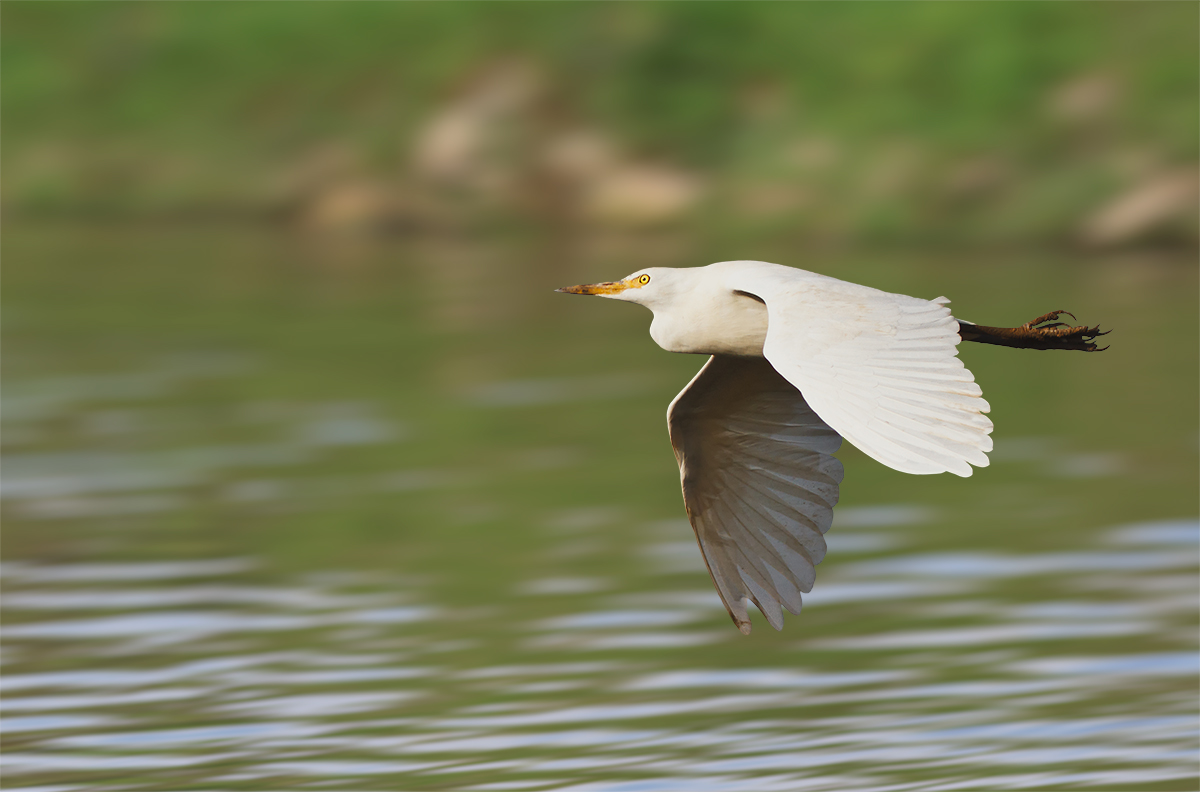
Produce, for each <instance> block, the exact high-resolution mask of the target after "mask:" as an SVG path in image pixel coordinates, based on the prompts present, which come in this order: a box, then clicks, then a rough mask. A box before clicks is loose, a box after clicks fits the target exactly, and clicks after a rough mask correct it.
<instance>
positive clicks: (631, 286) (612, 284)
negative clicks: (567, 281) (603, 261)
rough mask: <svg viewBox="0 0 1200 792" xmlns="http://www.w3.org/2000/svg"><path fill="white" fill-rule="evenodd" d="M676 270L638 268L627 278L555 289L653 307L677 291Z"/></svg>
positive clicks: (567, 292) (566, 292)
mask: <svg viewBox="0 0 1200 792" xmlns="http://www.w3.org/2000/svg"><path fill="white" fill-rule="evenodd" d="M675 273H676V271H675V270H673V269H670V268H668V267H650V268H648V269H642V270H638V271H637V272H635V273H633V274H632V275H630V276H629V277H627V278H622V279H621V280H618V281H607V282H605V283H585V284H583V285H582V286H564V287H563V288H561V289H555V291H559V292H563V293H565V294H594V295H596V296H598V297H608V298H611V299H613V300H625V301H626V302H635V303H638V304H639V305H645V306H647V307H649V308H653V307H654V306H655V305H656V304H659V303H661V302H662V301H663V300H666V299H669V298H670V296H671V295H672V294H673V293H674V291H675V288H674V287H675V286H677V285H678V284H676V282H675V281H676V280H677V278H676V277H675Z"/></svg>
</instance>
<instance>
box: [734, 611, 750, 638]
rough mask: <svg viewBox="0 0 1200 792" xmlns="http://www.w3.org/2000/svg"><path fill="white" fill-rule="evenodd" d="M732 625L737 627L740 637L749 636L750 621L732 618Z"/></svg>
mask: <svg viewBox="0 0 1200 792" xmlns="http://www.w3.org/2000/svg"><path fill="white" fill-rule="evenodd" d="M731 615H732V614H731ZM733 623H734V624H735V625H737V628H738V632H740V633H741V634H742V635H749V634H750V620H749V619H739V618H738V617H736V616H734V617H733Z"/></svg>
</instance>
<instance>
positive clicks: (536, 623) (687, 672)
mask: <svg viewBox="0 0 1200 792" xmlns="http://www.w3.org/2000/svg"><path fill="white" fill-rule="evenodd" d="M4 246H5V251H4V252H5V262H6V274H5V278H6V289H5V301H6V305H5V311H4V319H5V323H6V324H5V351H6V353H7V354H6V356H5V357H6V360H5V372H4V374H5V376H4V389H5V393H4V414H3V417H4V435H3V439H4V452H5V457H4V481H3V492H2V493H0V494H2V495H3V509H4V521H5V533H4V565H3V570H2V571H3V585H4V599H3V610H4V645H3V655H2V657H3V662H4V667H3V670H4V674H3V679H2V685H3V697H4V698H3V701H4V716H5V717H4V720H3V740H4V751H3V756H2V762H3V765H2V767H3V770H4V773H5V778H6V781H5V783H6V788H9V789H14V790H16V789H41V790H50V789H54V790H76V789H78V790H83V789H89V790H92V789H113V790H117V789H131V790H135V789H140V790H150V789H155V790H158V789H229V790H264V789H284V788H286V789H295V788H318V789H319V788H337V789H361V790H378V789H406V790H407V789H412V790H425V789H427V790H437V789H480V790H483V789H494V790H498V789H519V790H525V789H529V790H542V789H547V790H549V789H555V790H559V789H562V790H629V791H630V792H632V791H634V790H639V791H640V790H701V791H703V790H801V789H802V790H810V789H811V790H909V789H912V790H917V789H919V790H941V789H946V790H950V789H953V790H960V789H981V790H994V789H1145V790H1156V789H1164V790H1165V789H1179V790H1185V789H1194V788H1195V787H1196V786H1197V784H1198V783H1200V779H1198V778H1197V773H1196V767H1197V759H1198V758H1200V734H1198V732H1200V730H1198V727H1197V720H1196V709H1197V703H1198V697H1197V692H1198V691H1197V679H1198V673H1200V660H1198V655H1197V606H1196V601H1197V600H1196V595H1197V567H1198V554H1200V524H1198V522H1197V517H1196V485H1195V482H1196V479H1197V466H1196V451H1197V438H1198V436H1197V428H1196V418H1195V409H1194V407H1195V403H1196V365H1195V361H1196V359H1197V355H1196V349H1195V347H1196V340H1195V339H1196V333H1195V329H1196V328H1195V326H1194V325H1195V305H1194V294H1195V286H1196V283H1195V280H1196V276H1195V271H1194V266H1192V263H1191V262H1188V261H1175V260H1173V259H1171V258H1170V257H1164V256H1157V257H1154V258H1147V259H1139V258H1136V257H1124V258H1121V259H1113V260H1101V261H1095V260H1082V259H1080V260H1076V259H1073V258H1068V257H1063V256H1061V255H1057V254H1051V253H1044V254H1040V255H1036V256H1022V257H1015V256H1014V257H1013V258H1015V259H1020V260H1017V261H1009V260H1007V259H1006V260H1004V261H1003V262H1002V263H1003V265H1004V266H1003V268H1001V267H999V266H995V265H996V264H997V262H991V264H993V266H985V264H987V263H988V262H983V263H980V264H979V265H978V266H971V265H964V263H963V261H962V259H961V258H959V257H945V256H943V257H938V256H928V255H921V256H917V255H911V256H909V255H892V256H866V255H863V256H844V255H843V256H839V257H830V258H827V259H824V260H821V261H807V262H801V261H798V260H788V259H786V258H785V257H786V251H774V255H771V252H770V251H768V252H763V253H761V254H760V255H762V256H763V257H771V258H775V259H777V260H787V261H788V263H793V264H803V265H807V266H810V267H812V268H814V269H821V270H822V271H825V272H827V273H828V274H831V275H836V276H839V277H844V278H847V279H852V280H858V281H861V282H866V283H870V284H871V285H875V286H879V287H882V288H888V289H893V290H902V291H908V292H910V293H913V294H918V295H922V296H929V297H933V296H937V295H938V294H942V293H946V294H949V295H950V296H951V297H953V298H954V299H955V308H956V310H958V311H959V312H960V313H961V315H963V316H964V317H967V318H972V319H977V320H978V321H981V322H990V323H992V324H1003V323H1011V322H1020V321H1023V320H1025V319H1028V318H1032V317H1033V316H1034V315H1036V314H1038V313H1042V312H1044V311H1045V310H1049V309H1051V308H1058V307H1068V308H1072V309H1075V310H1079V311H1084V310H1085V311H1086V312H1087V313H1086V317H1081V318H1086V319H1087V320H1089V321H1092V320H1102V321H1104V322H1106V323H1108V324H1112V325H1113V326H1116V327H1117V328H1118V329H1119V332H1118V333H1115V334H1114V335H1113V336H1112V338H1113V343H1114V346H1113V349H1112V350H1110V351H1109V352H1107V353H1105V354H1104V355H1103V356H1094V355H1093V356H1086V355H1075V356H1066V355H1053V354H1049V353H1046V354H1036V353H1024V354H1023V353H1020V352H1017V351H1013V350H1004V349H992V348H983V347H980V348H973V349H968V350H964V357H965V358H966V359H967V361H968V365H970V366H971V368H972V369H973V370H974V371H975V373H976V376H977V378H978V379H979V380H980V382H981V383H982V385H983V387H984V390H985V393H986V394H987V396H988V398H989V400H990V401H991V403H992V405H993V410H994V412H993V418H994V419H995V421H996V424H997V430H996V434H995V437H996V453H995V454H994V455H993V460H994V464H993V465H992V466H991V467H990V468H988V469H986V470H981V471H979V472H978V473H977V474H976V475H975V476H974V477H972V478H971V479H965V480H964V479H959V478H956V477H951V476H939V477H910V476H904V475H902V474H898V473H894V472H892V471H889V470H886V469H884V468H882V467H881V466H879V465H877V464H876V463H874V462H872V461H870V460H868V459H866V458H865V457H863V456H862V455H861V454H859V453H857V452H856V451H854V450H853V449H850V448H847V449H846V450H844V451H843V452H842V453H841V455H840V456H841V457H842V459H843V460H844V462H845V464H846V468H847V476H846V485H845V487H844V490H843V501H842V505H841V506H839V508H838V512H837V518H836V520H835V522H834V528H833V529H832V531H831V532H830V534H829V537H828V538H829V544H830V552H829V556H828V558H827V560H826V561H825V562H824V563H823V564H822V565H821V566H820V567H819V568H818V581H817V585H816V588H815V589H814V591H813V593H812V594H811V595H808V596H806V598H805V610H804V613H803V615H801V616H799V617H793V616H789V617H788V618H787V622H786V625H785V629H784V630H783V632H781V633H775V632H774V631H772V630H771V629H770V628H769V627H768V626H767V625H766V624H765V622H763V621H761V619H758V620H756V621H755V630H754V633H753V634H752V635H751V636H749V637H743V636H741V635H740V634H739V633H738V632H737V630H736V629H734V627H733V626H732V625H731V623H730V622H729V619H728V617H727V616H726V614H725V612H724V609H723V608H722V606H721V604H720V601H719V599H718V598H717V595H716V593H715V591H714V590H713V589H712V587H711V585H710V583H709V581H708V578H707V575H706V573H705V571H704V567H703V563H702V561H701V559H700V556H699V553H698V551H697V549H696V547H695V543H694V541H693V540H692V538H691V534H690V529H689V527H688V526H687V523H686V520H684V519H683V517H682V506H681V503H680V497H679V494H678V490H677V487H678V483H677V482H678V479H677V473H676V471H675V469H674V463H673V458H672V456H671V452H670V448H669V446H668V444H667V441H666V434H665V427H664V425H663V412H664V410H665V406H666V404H667V402H668V401H669V400H670V398H671V396H672V395H673V394H674V393H675V391H676V390H678V388H679V387H681V386H682V385H683V383H685V382H686V381H687V379H688V378H690V376H691V375H692V374H693V373H694V371H695V369H696V368H698V366H699V363H700V362H701V361H700V360H698V359H696V358H691V357H686V356H671V355H667V354H666V353H663V352H661V351H660V350H658V349H657V348H656V347H654V345H653V343H652V342H651V341H650V339H649V338H648V336H647V335H646V326H647V324H648V319H649V315H648V314H644V313H643V312H641V310H640V309H637V308H635V307H630V306H623V305H614V304H612V303H607V302H605V303H602V302H601V301H598V300H597V301H590V302H588V301H584V300H581V299H579V298H567V297H563V296H562V295H554V294H552V293H551V292H550V289H552V288H553V287H555V286H559V285H563V284H565V283H574V282H582V281H585V280H594V279H599V278H609V277H613V276H618V275H622V274H625V273H626V272H628V271H632V270H633V269H635V268H636V267H639V266H643V265H646V264H652V263H657V264H688V263H705V261H706V260H707V258H711V256H709V257H705V258H700V259H699V260H696V261H693V260H690V259H688V258H687V256H692V255H699V254H697V253H695V251H688V250H687V249H686V246H683V247H676V248H672V247H671V246H667V247H666V248H665V249H667V250H676V251H677V252H676V253H675V254H673V255H676V256H677V257H678V258H679V260H678V261H676V260H673V259H671V258H670V256H669V255H668V256H666V260H661V259H658V260H654V261H638V260H633V259H632V258H631V256H629V255H624V254H622V255H615V254H612V253H611V252H610V253H608V254H600V253H592V254H589V253H586V252H576V253H574V254H572V255H566V256H561V257H558V258H556V257H555V255H557V254H555V255H552V254H550V253H547V252H545V251H543V250H540V249H538V248H537V247H536V246H530V245H529V244H528V243H525V242H522V241H521V240H514V241H512V242H510V243H505V244H495V243H489V244H487V245H484V244H482V243H480V244H476V243H472V242H471V241H470V240H441V241H431V240H423V241H407V242H399V243H393V244H388V245H380V246H368V247H346V246H338V247H329V248H325V247H322V246H318V245H313V244H309V243H307V242H303V241H297V240H294V239H289V238H286V237H278V236H274V235H271V234H250V233H244V232H238V233H233V232H221V233H215V232H211V231H204V232H201V231H197V230H187V229H177V230H174V231H162V232H157V233H155V234H149V233H145V232H139V233H136V234H135V233H132V232H129V233H121V232H116V231H100V230H94V229H93V230H91V231H87V230H74V231H64V230H63V229H28V230H20V232H19V233H15V234H14V233H13V232H12V231H11V230H10V232H9V233H8V234H7V235H6V239H5V243H4ZM604 249H606V250H607V249H609V248H604ZM631 249H632V248H631ZM685 253H686V255H685ZM1031 294H1033V295H1035V296H1031Z"/></svg>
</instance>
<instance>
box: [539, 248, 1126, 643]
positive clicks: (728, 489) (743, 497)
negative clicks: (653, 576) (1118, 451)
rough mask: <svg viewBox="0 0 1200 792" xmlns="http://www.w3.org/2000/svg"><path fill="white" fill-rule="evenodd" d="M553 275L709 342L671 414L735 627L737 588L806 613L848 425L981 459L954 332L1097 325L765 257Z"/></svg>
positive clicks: (666, 336)
mask: <svg viewBox="0 0 1200 792" xmlns="http://www.w3.org/2000/svg"><path fill="white" fill-rule="evenodd" d="M558 291H560V292H567V293H570V294H595V295H598V296H601V297H609V298H612V299H614V300H625V301H627V302H634V303H639V304H641V305H644V306H646V307H647V308H649V309H650V310H651V311H653V312H654V320H653V321H652V322H651V324H650V337H651V338H653V339H654V341H655V342H656V343H657V344H658V345H659V346H661V347H662V348H663V349H665V350H667V351H668V352H688V353H694V354H703V355H710V356H711V357H710V358H709V359H708V362H707V363H705V364H704V366H703V367H702V368H701V369H700V372H699V373H698V374H696V376H695V377H694V378H693V379H692V381H691V382H689V383H688V385H687V387H685V388H684V389H683V390H682V391H680V393H679V395H678V396H676V397H675V400H674V401H672V402H671V406H670V407H668V408H667V429H668V431H669V433H670V437H671V446H672V447H673V448H674V449H675V459H676V461H677V462H678V463H679V475H680V480H681V481H682V484H683V503H684V507H685V509H686V510H687V515H688V519H689V520H690V521H691V524H692V528H693V529H695V532H696V539H697V541H698V542H699V544H700V551H701V552H702V553H703V555H704V561H705V563H706V564H707V565H708V571H709V573H710V574H711V575H712V579H713V583H714V584H716V587H717V591H718V592H719V593H720V595H721V600H722V601H723V602H724V603H725V608H726V609H727V610H728V611H729V615H730V617H731V618H732V619H733V623H734V624H736V625H737V627H738V629H739V630H741V631H742V632H743V633H749V632H750V618H749V616H748V614H747V611H746V607H747V605H746V602H747V600H749V601H751V602H753V603H754V604H756V605H757V606H758V608H759V610H761V611H762V612H763V615H765V616H766V618H767V621H768V622H769V623H770V624H771V626H772V627H774V628H775V629H777V630H778V629H781V628H782V626H783V613H782V610H781V608H786V609H787V610H789V611H791V612H792V613H794V614H798V613H800V606H801V596H800V595H801V593H802V592H808V591H811V590H812V585H813V581H814V579H815V572H814V569H813V567H814V566H815V565H816V564H818V563H820V562H821V559H822V558H824V556H825V537H824V534H825V532H826V531H827V530H829V526H830V525H831V524H832V522H833V507H834V505H835V504H836V503H837V501H838V485H839V484H840V483H841V481H842V474H843V471H842V464H841V462H839V461H838V460H837V459H836V458H835V457H834V456H833V453H834V452H835V451H837V449H838V447H839V446H840V445H841V443H842V438H843V437H844V438H845V439H847V440H849V441H850V442H851V443H853V444H854V445H855V446H857V447H858V448H859V449H860V450H862V451H863V452H864V453H865V454H867V456H870V457H872V458H874V459H876V460H878V461H879V462H882V463H883V464H885V465H887V466H888V467H891V468H894V469H896V470H899V471H902V472H904V473H943V472H947V471H949V472H950V473H954V474H956V475H959V476H969V475H971V466H972V465H975V466H976V467H983V466H985V465H987V464H988V458H987V452H988V451H991V450H992V439H991V437H989V436H988V435H989V434H990V433H991V431H992V422H991V421H990V420H988V418H987V416H986V415H985V413H987V412H988V411H989V410H990V407H989V406H988V403H987V402H986V401H984V400H983V394H982V391H981V390H980V389H979V386H978V385H977V384H975V377H974V376H973V375H972V374H971V372H970V371H968V370H967V369H966V368H965V367H964V366H963V364H962V361H960V360H959V359H958V358H957V357H956V352H957V350H956V347H957V345H958V343H959V341H961V340H967V341H977V342H980V343H985V344H1000V345H1003V346H1012V347H1019V348H1023V349H1076V350H1082V351H1088V352H1091V351H1095V350H1096V345H1095V344H1094V343H1093V339H1094V338H1095V337H1096V336H1098V335H1103V333H1101V332H1100V331H1099V328H1098V327H1068V326H1067V325H1065V324H1063V323H1060V322H1057V321H1056V320H1057V319H1058V317H1059V315H1060V314H1065V313H1066V312H1065V311H1052V312H1051V313H1048V314H1046V315H1045V316H1041V317H1039V318H1037V319H1035V320H1033V321H1032V322H1029V323H1027V324H1025V325H1022V326H1021V327H1016V328H997V327H983V326H981V325H974V324H971V323H969V322H963V321H960V320H957V319H955V318H954V317H952V316H951V315H950V309H949V308H947V307H946V303H948V302H949V300H947V299H946V298H944V297H939V298H938V299H936V300H932V301H930V300H921V299H918V298H916V297H906V296H905V295H903V294H889V293H887V292H882V291H878V290H877V289H872V288H869V287H866V286H858V285H856V284H853V283H846V282H845V281H840V280H837V279H835V278H829V277H826V276H824V275H817V274H814V273H811V272H805V271H804V270H798V269H793V268H791V267H784V266H780V265H778V264H768V263H767V262H763V261H725V262H721V263H719V264H711V265H709V266H707V267H696V268H691V269H671V268H666V267H651V268H649V269H644V270H639V271H637V272H635V273H633V274H632V275H630V276H629V277H627V278H625V279H623V280H619V281H613V282H610V283H594V284H589V285H584V286H569V287H567V288H563V289H558ZM1067 315H1069V316H1071V318H1074V316H1073V315H1070V314H1067Z"/></svg>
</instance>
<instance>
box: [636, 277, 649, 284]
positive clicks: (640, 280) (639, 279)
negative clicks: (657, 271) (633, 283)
mask: <svg viewBox="0 0 1200 792" xmlns="http://www.w3.org/2000/svg"><path fill="white" fill-rule="evenodd" d="M649 282H650V276H649V275H643V276H642V277H640V278H638V283H640V284H642V285H643V286H645V285H646V284H647V283H649Z"/></svg>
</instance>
